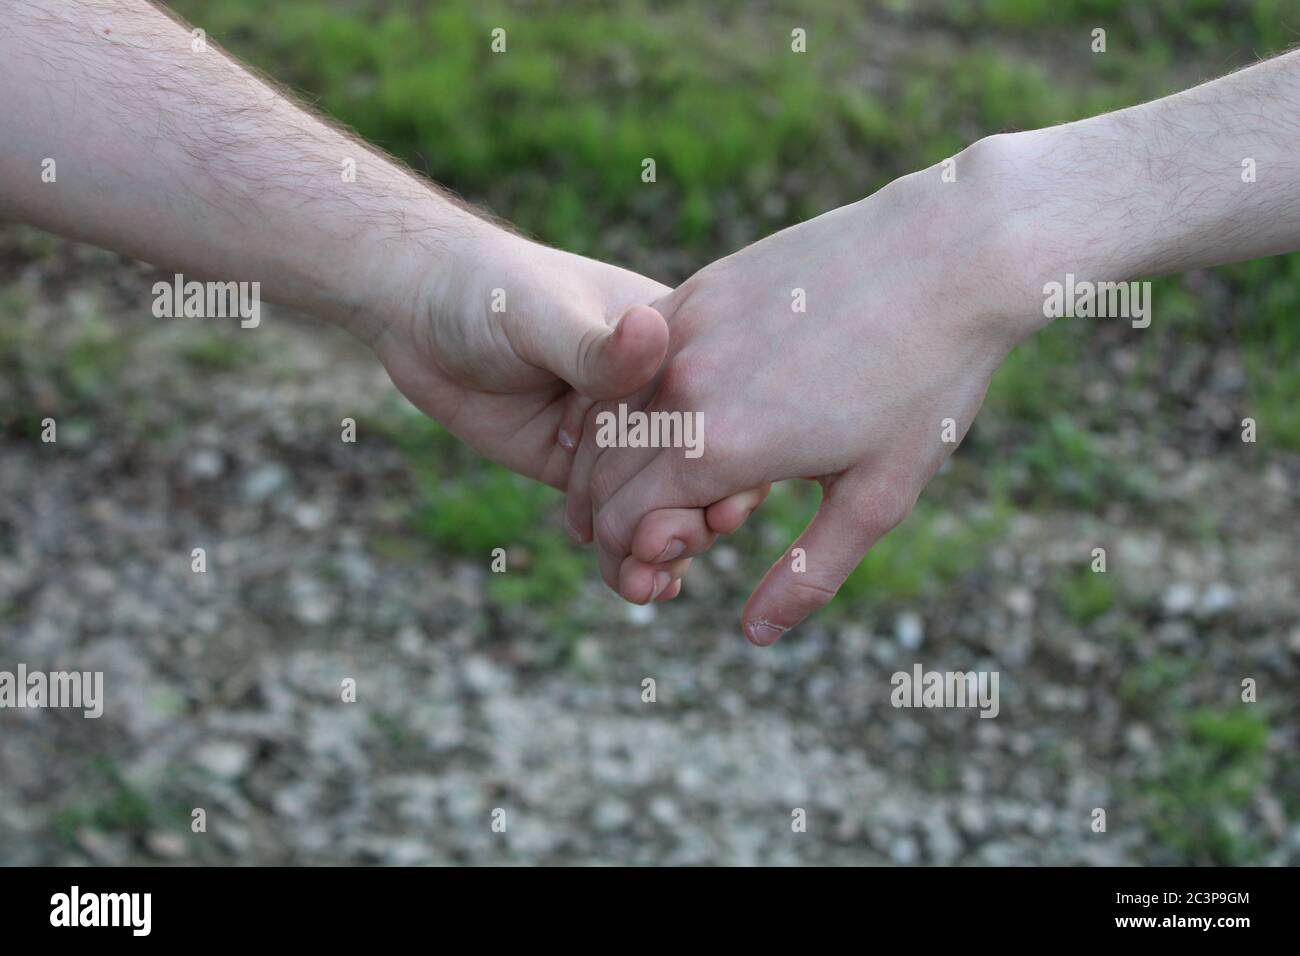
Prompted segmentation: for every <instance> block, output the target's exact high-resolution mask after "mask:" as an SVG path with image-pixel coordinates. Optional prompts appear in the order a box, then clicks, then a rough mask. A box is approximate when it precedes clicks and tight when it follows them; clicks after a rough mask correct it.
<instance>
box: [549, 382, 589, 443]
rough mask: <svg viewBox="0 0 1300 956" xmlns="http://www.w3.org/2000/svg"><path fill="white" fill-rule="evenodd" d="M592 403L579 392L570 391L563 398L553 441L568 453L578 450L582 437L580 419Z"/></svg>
mask: <svg viewBox="0 0 1300 956" xmlns="http://www.w3.org/2000/svg"><path fill="white" fill-rule="evenodd" d="M593 404H594V402H593V401H592V399H590V398H587V396H585V395H583V394H582V393H581V392H576V391H570V392H569V394H568V395H567V396H565V399H564V411H563V412H561V413H560V428H559V431H557V432H556V434H555V441H556V442H557V443H558V444H559V446H560V447H561V448H563V449H564V450H565V451H567V452H568V453H569V454H570V455H573V454H576V453H577V451H578V442H579V440H580V439H581V438H582V421H583V419H584V418H586V417H587V412H588V411H589V410H590V409H591V406H592V405H593Z"/></svg>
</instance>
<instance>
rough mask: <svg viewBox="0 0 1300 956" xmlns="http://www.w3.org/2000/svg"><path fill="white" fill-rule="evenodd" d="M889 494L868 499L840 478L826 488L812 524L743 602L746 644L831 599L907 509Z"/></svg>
mask: <svg viewBox="0 0 1300 956" xmlns="http://www.w3.org/2000/svg"><path fill="white" fill-rule="evenodd" d="M846 477H847V476H846ZM891 498H892V499H896V498H897V495H894V496H891V497H890V498H886V497H873V496H872V495H870V494H868V493H866V489H865V488H861V487H859V488H858V489H857V490H856V493H855V490H854V489H853V488H852V487H851V486H850V484H849V483H848V482H847V481H846V480H845V479H844V478H841V479H840V480H838V481H836V482H835V483H834V484H831V485H830V486H829V487H828V488H827V489H826V491H825V492H824V494H823V496H822V503H821V507H819V508H818V509H817V514H816V515H814V516H813V520H812V522H811V523H810V524H809V525H808V527H807V528H806V529H804V533H803V534H801V535H800V536H799V538H798V540H797V541H795V543H794V544H793V545H792V546H791V548H790V550H789V551H787V552H786V553H785V554H784V555H782V556H781V559H780V560H779V561H777V562H776V564H774V565H772V567H771V569H770V570H769V571H768V572H767V574H766V575H765V576H764V577H763V580H762V581H761V582H760V583H759V585H758V587H757V588H756V589H755V590H754V593H753V594H752V595H751V596H750V598H749V601H748V602H747V603H746V604H745V611H744V614H743V615H742V617H741V620H742V622H743V625H744V629H745V636H746V637H747V638H749V641H750V643H752V644H757V645H759V646H760V647H766V646H767V645H769V644H772V643H774V642H775V641H776V640H777V639H778V638H779V637H781V635H782V634H784V633H785V632H786V631H788V630H790V628H792V627H794V626H795V625H796V624H798V623H799V622H800V621H802V620H803V619H804V618H805V617H807V616H808V615H809V614H811V613H813V612H814V611H816V610H818V609H819V608H821V607H824V606H825V605H827V604H829V603H830V600H831V598H833V597H835V595H836V593H837V592H838V591H839V589H840V587H841V585H843V584H844V581H845V580H846V579H847V578H848V576H849V575H850V574H852V573H853V569H854V568H856V567H857V566H858V564H859V563H860V562H861V561H862V558H863V557H864V556H865V555H866V553H867V552H868V551H870V550H871V548H872V546H873V545H875V543H876V542H877V541H878V540H879V539H880V538H881V537H883V536H884V535H885V534H886V533H887V532H888V531H889V530H890V529H891V528H893V527H894V526H895V525H897V524H898V523H899V522H900V521H902V519H903V517H904V516H906V514H907V512H908V511H910V510H911V509H910V506H908V507H902V508H899V507H898V506H897V505H895V504H892V503H891Z"/></svg>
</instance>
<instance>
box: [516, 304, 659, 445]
mask: <svg viewBox="0 0 1300 956" xmlns="http://www.w3.org/2000/svg"><path fill="white" fill-rule="evenodd" d="M558 324H559V328H558V329H555V330H553V331H550V332H548V334H546V335H545V336H539V337H538V338H537V339H536V340H535V342H536V349H537V351H538V352H539V353H540V359H541V363H542V365H543V366H544V367H545V368H547V369H549V370H550V371H552V372H554V373H555V374H556V375H558V376H559V377H560V378H562V379H564V380H565V381H566V382H568V383H569V384H570V385H572V386H573V387H574V388H575V389H577V390H578V391H579V392H581V393H582V394H583V395H586V396H587V397H589V398H616V397H618V396H620V395H631V394H632V393H633V392H635V391H637V390H638V389H640V388H641V387H642V386H643V385H645V384H646V383H647V382H649V381H650V380H651V379H652V378H653V377H654V376H655V374H656V373H658V371H659V366H660V365H662V364H663V361H664V357H665V356H666V355H667V354H668V323H667V322H666V321H664V317H663V316H662V315H660V314H659V313H658V312H657V311H655V310H654V309H652V308H651V307H650V306H648V305H634V306H632V308H630V309H628V310H627V311H626V312H624V313H623V315H622V317H621V318H620V319H619V320H618V322H617V323H615V325H614V327H613V328H610V327H609V326H608V325H606V324H605V322H604V320H603V316H599V315H593V314H589V313H587V312H581V311H574V312H573V313H571V314H567V315H565V316H563V317H562V318H561V319H560V320H559V323H558ZM575 437H576V436H575Z"/></svg>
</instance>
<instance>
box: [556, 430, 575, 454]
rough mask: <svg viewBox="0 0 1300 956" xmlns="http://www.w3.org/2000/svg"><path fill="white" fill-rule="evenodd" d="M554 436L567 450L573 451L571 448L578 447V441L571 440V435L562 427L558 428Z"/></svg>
mask: <svg viewBox="0 0 1300 956" xmlns="http://www.w3.org/2000/svg"><path fill="white" fill-rule="evenodd" d="M556 438H557V439H558V440H559V442H560V447H561V448H564V449H566V450H568V451H573V449H575V448H577V447H578V443H577V442H576V441H574V440H573V436H572V435H570V434H569V433H568V432H566V431H565V430H564V429H563V428H561V429H560V434H559V435H557V436H556Z"/></svg>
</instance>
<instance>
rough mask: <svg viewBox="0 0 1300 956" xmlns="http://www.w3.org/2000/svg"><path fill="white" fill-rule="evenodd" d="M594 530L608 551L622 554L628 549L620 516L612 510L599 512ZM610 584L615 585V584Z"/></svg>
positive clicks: (593, 526)
mask: <svg viewBox="0 0 1300 956" xmlns="http://www.w3.org/2000/svg"><path fill="white" fill-rule="evenodd" d="M592 531H593V533H594V534H595V537H596V541H597V542H598V543H599V544H600V546H601V548H603V549H604V550H605V551H606V552H607V553H609V554H613V555H617V556H622V555H623V554H624V552H625V551H626V548H625V547H624V545H625V542H624V541H623V536H622V533H621V529H620V524H619V521H618V518H617V517H616V516H615V515H614V514H613V513H612V512H610V511H608V510H602V511H599V512H597V513H596V519H595V521H594V522H593V524H592ZM610 586H611V587H615V584H611V585H610Z"/></svg>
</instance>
